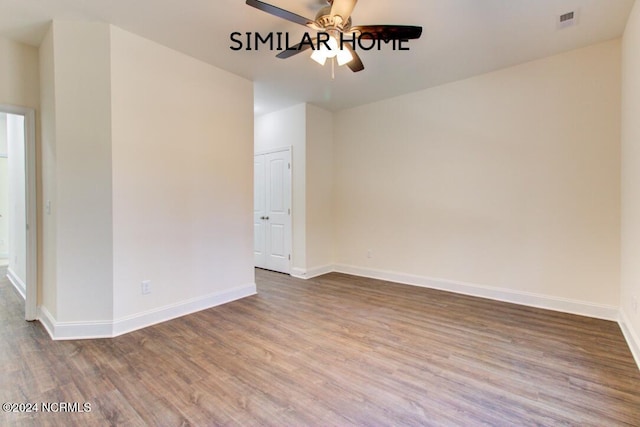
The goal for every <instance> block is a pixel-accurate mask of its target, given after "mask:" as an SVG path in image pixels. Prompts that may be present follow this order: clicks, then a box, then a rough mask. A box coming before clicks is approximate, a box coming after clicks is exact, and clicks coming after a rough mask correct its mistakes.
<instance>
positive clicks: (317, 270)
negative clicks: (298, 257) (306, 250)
mask: <svg viewBox="0 0 640 427" xmlns="http://www.w3.org/2000/svg"><path fill="white" fill-rule="evenodd" d="M333 271H335V268H334V266H333V265H323V266H321V267H313V268H309V269H306V270H305V269H302V268H292V269H291V276H293V277H295V278H297V279H313V278H314V277H318V276H322V275H323V274H327V273H331V272H333Z"/></svg>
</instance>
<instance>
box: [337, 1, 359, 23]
mask: <svg viewBox="0 0 640 427" xmlns="http://www.w3.org/2000/svg"><path fill="white" fill-rule="evenodd" d="M357 2H358V0H333V3H331V16H335V15H338V16H341V17H342V22H347V20H348V19H349V17H350V16H351V12H353V8H354V7H356V3H357Z"/></svg>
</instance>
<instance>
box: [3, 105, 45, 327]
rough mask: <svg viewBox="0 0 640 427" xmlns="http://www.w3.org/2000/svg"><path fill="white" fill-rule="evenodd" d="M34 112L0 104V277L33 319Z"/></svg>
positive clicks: (35, 284) (34, 294) (34, 241)
mask: <svg viewBox="0 0 640 427" xmlns="http://www.w3.org/2000/svg"><path fill="white" fill-rule="evenodd" d="M35 153H36V150H35V112H34V110H32V109H28V108H22V107H15V106H10V105H0V274H2V276H3V277H4V275H6V277H7V278H8V279H9V280H10V281H11V283H12V284H13V286H14V288H15V289H16V290H17V291H18V293H20V295H22V297H23V298H24V300H25V319H26V320H35V319H36V318H37V300H38V295H37V230H36V171H35Z"/></svg>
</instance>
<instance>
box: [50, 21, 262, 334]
mask: <svg viewBox="0 0 640 427" xmlns="http://www.w3.org/2000/svg"><path fill="white" fill-rule="evenodd" d="M40 67H41V72H40V75H41V83H42V89H43V90H42V130H43V136H42V188H43V199H44V205H45V207H46V206H47V202H48V201H50V202H51V203H50V204H51V210H50V213H47V214H46V215H45V216H44V219H43V227H42V230H43V231H42V236H43V237H42V240H43V245H42V246H43V255H44V256H43V260H44V262H43V264H44V266H43V271H42V277H43V279H42V280H43V289H42V290H43V295H42V299H41V301H42V310H41V320H43V323H44V324H45V326H46V327H47V329H48V330H49V331H50V332H51V334H52V335H53V336H54V337H55V338H60V339H65V338H87V337H94V336H113V335H118V334H121V333H125V332H127V331H130V330H133V329H137V328H140V327H144V326H147V325H149V324H153V323H157V322H160V321H164V320H168V319H170V318H173V317H176V316H180V315H183V314H187V313H189V312H193V311H197V310H200V309H204V308H208V307H210V306H213V305H217V304H221V303H224V302H227V301H231V300H234V299H237V298H241V297H244V296H247V295H251V294H253V293H255V283H254V279H253V248H252V242H253V234H252V218H251V213H252V209H251V204H252V200H253V195H252V154H253V144H252V134H253V129H252V127H251V125H250V124H251V123H252V118H253V93H252V85H251V83H250V82H248V81H246V80H244V79H242V78H239V77H236V76H234V75H231V74H229V73H227V72H224V71H221V70H219V69H217V68H215V67H212V66H210V65H207V64H205V63H202V62H200V61H197V60H195V59H192V58H190V57H187V56H185V55H183V54H180V53H178V52H175V51H172V50H170V49H168V48H166V47H163V46H160V45H158V44H155V43H153V42H150V41H148V40H146V39H143V38H141V37H138V36H136V35H134V34H131V33H128V32H126V31H123V30H120V29H118V28H116V27H112V26H110V25H107V24H100V23H78V22H60V21H55V22H54V23H53V25H52V28H51V30H50V31H49V33H48V34H47V36H46V37H45V39H44V41H43V43H42V45H41V48H40ZM143 280H150V281H151V285H152V286H151V289H152V292H151V293H150V294H149V295H144V296H143V295H142V292H141V282H142V281H143Z"/></svg>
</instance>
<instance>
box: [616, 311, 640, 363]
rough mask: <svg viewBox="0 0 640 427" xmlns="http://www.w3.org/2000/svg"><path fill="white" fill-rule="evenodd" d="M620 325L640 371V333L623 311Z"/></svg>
mask: <svg viewBox="0 0 640 427" xmlns="http://www.w3.org/2000/svg"><path fill="white" fill-rule="evenodd" d="M618 323H619V324H620V329H622V334H623V335H624V338H625V339H626V340H627V344H629V349H630V350H631V354H632V355H633V358H634V359H635V361H636V365H638V369H640V331H636V330H635V329H634V328H633V324H632V323H631V322H630V321H629V317H627V314H626V313H625V311H624V310H623V309H621V310H620V320H619V321H618Z"/></svg>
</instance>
